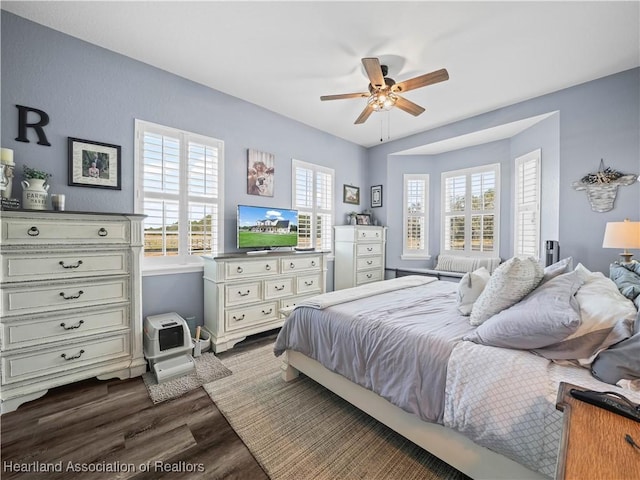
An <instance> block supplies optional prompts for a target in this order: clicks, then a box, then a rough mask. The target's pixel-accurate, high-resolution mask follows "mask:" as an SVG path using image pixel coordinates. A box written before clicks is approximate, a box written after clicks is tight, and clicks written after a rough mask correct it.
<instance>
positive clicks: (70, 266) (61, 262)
mask: <svg viewBox="0 0 640 480" xmlns="http://www.w3.org/2000/svg"><path fill="white" fill-rule="evenodd" d="M60 265H62V268H78V267H79V266H80V265H82V260H78V261H77V262H76V264H75V265H65V264H64V262H63V261H62V260H60Z"/></svg>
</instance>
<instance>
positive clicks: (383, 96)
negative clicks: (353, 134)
mask: <svg viewBox="0 0 640 480" xmlns="http://www.w3.org/2000/svg"><path fill="white" fill-rule="evenodd" d="M397 100H398V96H397V95H395V94H393V93H386V92H375V93H373V94H371V96H370V97H369V99H368V100H367V103H368V104H369V105H370V106H371V108H372V109H373V110H374V111H376V112H379V111H382V110H390V109H391V108H393V106H394V105H395V104H396V101H397Z"/></svg>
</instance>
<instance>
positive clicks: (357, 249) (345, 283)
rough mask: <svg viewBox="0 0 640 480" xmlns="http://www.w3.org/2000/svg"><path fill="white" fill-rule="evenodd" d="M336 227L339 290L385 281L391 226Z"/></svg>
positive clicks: (335, 276)
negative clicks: (386, 255) (387, 242)
mask: <svg viewBox="0 0 640 480" xmlns="http://www.w3.org/2000/svg"><path fill="white" fill-rule="evenodd" d="M333 228H334V233H335V235H334V247H335V248H334V252H335V264H334V278H333V284H334V288H335V289H336V290H342V289H343V288H350V287H355V286H357V285H363V284H365V283H371V282H378V281H380V280H384V265H385V243H386V235H387V227H375V226H367V225H341V226H336V227H333Z"/></svg>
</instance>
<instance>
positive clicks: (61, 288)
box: [2, 277, 129, 316]
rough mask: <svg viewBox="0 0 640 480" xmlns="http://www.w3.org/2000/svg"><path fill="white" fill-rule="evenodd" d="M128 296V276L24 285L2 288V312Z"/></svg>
mask: <svg viewBox="0 0 640 480" xmlns="http://www.w3.org/2000/svg"><path fill="white" fill-rule="evenodd" d="M128 300H129V279H128V277H122V278H114V279H111V280H102V281H93V280H92V281H89V280H85V281H73V282H65V283H62V282H58V283H57V284H56V283H48V284H44V285H43V284H40V285H26V286H21V287H18V288H4V289H3V290H2V315H3V316H4V315H22V314H29V313H40V312H47V311H54V310H64V309H68V308H79V307H88V306H92V305H97V304H105V303H118V302H125V301H128Z"/></svg>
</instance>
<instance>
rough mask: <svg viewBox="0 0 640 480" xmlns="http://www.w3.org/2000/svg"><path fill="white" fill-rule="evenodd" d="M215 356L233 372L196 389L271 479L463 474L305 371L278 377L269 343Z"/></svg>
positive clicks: (388, 479)
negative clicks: (202, 391) (287, 378)
mask: <svg viewBox="0 0 640 480" xmlns="http://www.w3.org/2000/svg"><path fill="white" fill-rule="evenodd" d="M222 361H223V363H224V364H225V365H226V366H227V367H229V369H231V371H232V372H233V375H231V376H229V377H226V378H223V379H221V380H218V381H216V382H213V383H208V384H206V385H204V389H205V390H206V391H207V393H208V394H209V396H210V397H211V399H212V400H213V401H214V402H215V404H216V405H217V406H218V408H219V409H220V411H221V412H222V414H223V415H224V416H225V417H226V419H227V420H228V421H229V423H230V424H231V426H232V427H233V429H234V430H235V431H236V432H237V433H238V435H239V436H240V438H241V439H242V440H243V441H244V443H245V444H246V445H247V447H248V448H249V450H250V451H251V453H252V454H253V456H254V457H255V458H256V460H257V461H258V462H259V463H260V465H261V466H262V468H263V469H264V470H265V471H266V472H267V474H268V475H269V477H270V478H271V479H272V480H281V479H292V480H293V479H295V480H311V479H314V480H315V479H321V480H335V479H366V480H383V479H384V480H396V479H403V480H406V479H414V480H418V479H420V480H425V479H438V480H444V479H456V480H458V479H465V478H467V477H466V476H465V475H463V474H462V473H460V472H458V471H457V470H455V469H454V468H452V467H451V466H449V465H448V464H446V463H444V462H442V461H441V460H439V459H438V458H436V457H434V456H433V455H431V454H429V453H428V452H426V451H425V450H423V449H422V448H420V447H418V446H416V445H415V444H413V443H412V442H410V441H409V440H407V439H405V438H404V437H402V436H401V435H399V434H397V433H395V432H394V431H392V430H391V429H389V428H388V427H386V426H385V425H383V424H381V423H379V422H378V421H376V420H375V419H373V418H371V417H370V416H368V415H367V414H365V413H363V412H361V411H360V410H358V409H357V408H355V407H353V406H352V405H351V404H349V403H348V402H346V401H344V400H342V399H341V398H340V397H338V396H337V395H335V394H333V393H332V392H330V391H328V390H327V389H325V388H324V387H322V386H320V385H319V384H317V383H315V382H314V381H312V380H310V379H309V378H307V377H305V376H302V375H301V376H300V377H299V378H297V379H295V380H293V381H292V382H284V381H283V380H282V379H281V377H280V363H281V359H280V358H276V357H275V356H274V355H273V345H272V344H269V345H266V346H263V347H259V348H256V349H254V350H250V351H247V352H242V353H239V354H237V355H234V356H231V357H228V358H223V360H222Z"/></svg>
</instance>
